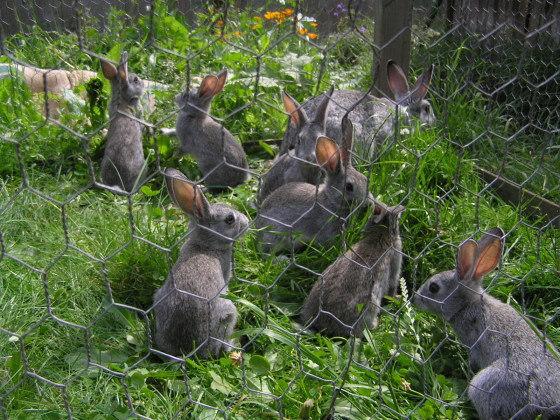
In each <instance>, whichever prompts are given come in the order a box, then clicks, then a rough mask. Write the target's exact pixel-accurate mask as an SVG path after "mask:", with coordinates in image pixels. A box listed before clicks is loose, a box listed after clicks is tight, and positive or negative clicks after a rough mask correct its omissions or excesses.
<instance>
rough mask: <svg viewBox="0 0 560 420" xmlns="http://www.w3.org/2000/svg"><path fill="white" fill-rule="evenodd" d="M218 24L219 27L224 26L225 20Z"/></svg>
mask: <svg viewBox="0 0 560 420" xmlns="http://www.w3.org/2000/svg"><path fill="white" fill-rule="evenodd" d="M216 23H217V24H218V26H224V21H223V20H219V21H218V22H216Z"/></svg>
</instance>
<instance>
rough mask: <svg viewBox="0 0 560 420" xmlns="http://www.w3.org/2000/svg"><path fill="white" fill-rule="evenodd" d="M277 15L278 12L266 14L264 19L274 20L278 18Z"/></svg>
mask: <svg viewBox="0 0 560 420" xmlns="http://www.w3.org/2000/svg"><path fill="white" fill-rule="evenodd" d="M276 13H277V12H266V13H265V14H264V18H265V19H267V20H272V19H274V18H275V17H276Z"/></svg>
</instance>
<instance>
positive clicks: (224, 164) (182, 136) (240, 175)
mask: <svg viewBox="0 0 560 420" xmlns="http://www.w3.org/2000/svg"><path fill="white" fill-rule="evenodd" d="M226 79H227V70H226V69H223V70H221V71H220V72H219V73H217V74H216V75H209V76H206V77H205V78H204V79H203V80H202V82H201V84H200V87H199V88H198V89H191V90H186V91H184V92H182V93H180V94H178V95H177V96H176V98H175V102H176V103H177V105H178V106H179V107H180V110H179V114H178V116H177V122H176V130H175V135H176V136H177V138H178V139H179V151H180V152H181V153H182V154H190V155H192V156H194V157H195V159H196V161H197V164H198V167H199V169H200V171H201V172H202V174H203V176H204V178H203V180H202V181H203V182H204V183H205V185H206V186H207V187H208V188H216V189H225V188H227V187H235V186H237V185H239V184H242V183H243V182H245V181H246V180H247V179H248V178H249V173H248V164H247V156H246V155H245V152H244V150H243V148H242V147H241V145H240V144H239V143H238V142H237V140H236V139H235V137H233V135H232V134H231V133H230V132H229V131H228V130H227V129H226V128H225V127H223V126H222V125H221V124H218V123H217V122H216V121H214V120H213V119H212V118H211V117H210V115H209V111H210V105H211V103H212V99H213V98H214V96H216V95H217V94H218V93H220V92H221V91H222V89H223V88H224V85H225V83H226Z"/></svg>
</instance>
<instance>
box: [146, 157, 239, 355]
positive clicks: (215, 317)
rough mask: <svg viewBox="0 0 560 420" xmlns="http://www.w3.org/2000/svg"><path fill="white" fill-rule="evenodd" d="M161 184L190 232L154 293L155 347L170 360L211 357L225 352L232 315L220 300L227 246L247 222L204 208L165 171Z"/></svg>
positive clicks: (227, 270)
mask: <svg viewBox="0 0 560 420" xmlns="http://www.w3.org/2000/svg"><path fill="white" fill-rule="evenodd" d="M165 178H166V183H167V189H168V191H169V194H170V196H171V198H172V200H173V201H174V203H175V204H176V205H177V206H178V207H180V208H181V209H182V210H183V211H185V212H186V213H187V214H188V215H189V216H190V217H191V228H190V231H189V235H188V239H187V241H186V242H185V244H184V245H183V246H182V247H181V250H180V253H179V258H178V259H177V262H176V263H175V264H174V265H173V267H172V269H171V273H170V275H169V277H168V278H167V280H166V281H165V284H164V285H163V286H162V287H161V288H160V289H158V290H157V291H156V293H155V297H154V313H155V319H156V334H155V339H156V345H157V348H158V349H159V350H161V351H162V352H165V353H167V354H170V355H173V356H180V355H181V353H183V354H188V353H191V352H195V353H196V354H197V355H198V356H199V357H201V358H208V357H210V356H212V357H217V356H218V355H219V354H220V353H221V352H223V351H227V350H229V349H230V348H231V347H230V344H231V342H230V339H229V337H230V336H231V334H232V332H233V328H234V326H235V322H236V319H237V310H236V309H235V306H234V304H233V303H232V302H231V301H230V300H227V299H224V298H221V297H220V295H221V294H224V293H227V290H228V284H229V282H230V279H231V265H232V261H233V260H232V258H233V255H232V253H233V243H234V241H235V240H236V239H237V238H238V237H240V236H241V235H243V234H244V233H245V232H246V230H247V228H248V224H249V220H248V219H247V217H246V216H245V215H243V214H242V213H240V212H238V211H237V210H234V209H233V208H231V207H230V206H228V205H226V204H224V203H215V204H210V203H209V202H208V201H207V200H206V198H205V197H204V195H203V194H202V192H201V191H200V189H199V188H198V187H197V186H195V185H193V184H191V183H190V182H189V181H188V180H187V179H186V177H185V176H184V175H183V174H182V173H181V172H179V171H177V170H175V169H171V168H167V169H166V170H165Z"/></svg>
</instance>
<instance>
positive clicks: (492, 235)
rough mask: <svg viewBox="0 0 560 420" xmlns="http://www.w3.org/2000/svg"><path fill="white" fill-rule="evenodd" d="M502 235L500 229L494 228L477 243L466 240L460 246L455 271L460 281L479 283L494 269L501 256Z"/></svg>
mask: <svg viewBox="0 0 560 420" xmlns="http://www.w3.org/2000/svg"><path fill="white" fill-rule="evenodd" d="M503 235H504V232H503V231H502V230H501V229H500V228H494V229H492V230H490V231H489V232H488V233H486V234H485V235H484V236H483V237H482V238H481V239H480V241H479V242H478V243H476V242H475V241H473V240H472V239H467V240H466V241H465V242H463V244H461V246H460V247H459V255H458V256H457V271H458V272H459V278H460V279H461V280H465V281H474V282H475V283H480V282H481V281H482V277H484V276H485V275H486V274H488V273H489V272H490V271H492V270H493V269H494V268H496V266H497V265H498V263H499V262H500V256H501V254H502V240H501V238H502V236H503Z"/></svg>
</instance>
